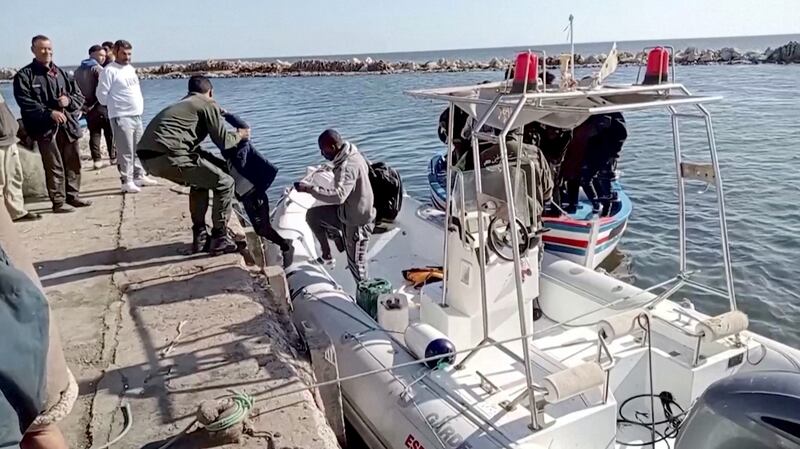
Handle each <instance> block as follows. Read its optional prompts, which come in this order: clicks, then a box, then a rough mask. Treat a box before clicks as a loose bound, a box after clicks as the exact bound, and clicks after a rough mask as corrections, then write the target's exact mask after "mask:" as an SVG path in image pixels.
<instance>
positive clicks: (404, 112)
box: [0, 38, 800, 345]
mask: <svg viewBox="0 0 800 449" xmlns="http://www.w3.org/2000/svg"><path fill="white" fill-rule="evenodd" d="M781 40H782V41H783V42H785V41H786V40H787V39H783V38H781V39H779V41H781ZM598 51H599V50H598ZM511 54H513V52H512V53H511ZM492 56H494V55H492ZM497 56H510V55H506V54H499V55H497ZM464 57H465V58H466V57H469V55H465V56H464ZM474 58H475V59H479V57H477V56H475V57H474ZM423 59H424V58H423ZM635 74H636V69H634V68H621V69H620V70H619V71H618V73H617V74H615V75H614V76H615V78H616V79H615V81H617V82H632V80H633V78H634V77H635ZM500 77H501V74H500V73H499V72H484V73H456V74H402V75H387V76H370V75H367V76H345V77H309V78H261V79H221V80H215V81H214V85H215V93H216V95H217V98H218V100H219V101H220V103H221V104H222V105H223V106H224V107H226V108H227V109H229V110H231V111H234V112H236V113H239V114H241V115H242V116H243V117H244V118H245V119H246V120H248V121H249V122H250V123H251V125H252V126H253V136H254V137H253V140H254V144H255V145H256V146H257V148H259V149H260V150H261V151H263V152H264V153H265V154H266V155H268V156H269V158H270V159H271V160H272V161H273V162H274V163H276V164H277V165H278V166H279V167H280V169H281V171H280V173H279V175H278V179H277V181H276V186H281V187H282V186H284V185H286V184H288V183H290V182H292V181H294V180H295V179H296V178H297V177H298V176H299V175H301V174H302V173H303V172H304V169H305V167H306V166H307V165H311V164H316V163H318V162H319V154H318V150H317V147H316V137H317V135H318V134H319V132H320V131H322V130H323V129H325V128H327V127H337V128H339V129H340V130H341V131H342V133H343V134H344V135H345V136H346V137H347V138H349V139H350V140H352V141H354V142H356V143H357V144H358V145H359V147H360V148H361V149H362V151H363V152H364V153H365V154H366V155H367V156H368V157H369V158H370V159H372V160H385V161H387V162H388V163H389V164H391V165H392V166H394V167H396V168H397V169H399V170H400V172H401V174H402V176H403V179H404V182H405V186H406V189H407V190H408V192H409V193H410V194H411V195H413V196H415V197H417V198H419V199H422V200H425V199H426V198H427V197H428V186H427V181H426V169H427V162H428V160H429V159H430V157H431V156H432V155H433V154H434V153H436V152H438V151H441V150H442V145H441V143H440V142H439V140H438V138H437V136H436V123H437V118H438V115H439V113H440V112H441V111H442V110H443V108H444V105H442V104H438V103H433V102H429V101H421V100H415V99H412V98H409V97H407V96H405V95H403V93H402V92H403V91H404V90H407V89H413V88H419V87H433V86H446V85H459V84H467V83H473V82H479V81H483V80H494V79H499V78H500ZM678 77H679V81H681V82H683V83H684V84H685V85H687V86H688V87H689V89H691V90H692V91H693V92H695V93H704V94H713V95H723V96H724V97H725V99H724V100H723V101H721V102H718V103H715V104H712V105H711V106H710V109H711V112H712V114H713V117H714V120H715V122H714V123H715V127H716V136H717V145H718V149H719V157H720V163H721V166H722V174H723V180H724V183H725V188H726V190H725V193H726V203H727V207H728V226H729V234H730V240H731V250H732V259H733V266H734V272H735V277H736V290H737V296H738V300H739V305H740V306H741V309H743V310H744V311H746V312H747V313H748V314H750V317H751V320H752V323H753V324H752V327H753V328H754V329H755V330H756V331H759V332H762V333H764V334H766V335H768V336H770V337H772V338H776V339H779V340H781V341H784V342H787V343H789V344H792V345H799V344H800V330H798V326H797V322H798V321H800V295H799V294H798V288H800V254H799V253H798V250H800V237H798V229H800V207H798V203H799V202H800V144H799V143H798V142H800V115H799V114H800V65H795V66H777V65H758V66H704V67H679V68H678ZM185 86H186V81H185V80H150V81H143V82H142V89H143V91H144V95H145V104H146V111H145V120H149V119H150V118H151V117H152V116H153V115H155V113H157V112H158V111H159V110H160V109H161V108H163V107H164V106H166V105H168V104H170V103H171V102H174V101H176V100H178V99H180V98H181V96H182V95H183V93H184V92H185V90H186V87H185ZM10 87H11V86H9V85H7V84H5V85H0V92H2V93H3V95H4V97H5V98H6V99H7V100H10V101H9V102H10V103H12V104H13V98H12V95H11V92H10ZM626 118H627V122H628V126H629V137H628V141H627V143H626V145H625V147H624V150H623V156H622V161H621V170H622V182H623V185H624V187H625V188H626V190H627V192H628V193H629V195H630V196H631V198H632V199H633V201H634V212H633V215H632V217H631V220H630V224H629V227H628V230H627V232H626V234H625V236H624V238H623V240H622V243H621V244H620V247H619V251H618V253H617V254H615V255H614V256H613V257H612V259H613V260H610V261H608V263H607V264H605V265H606V267H605V268H606V269H607V270H609V271H612V272H613V273H614V274H615V275H617V276H619V277H622V278H625V279H627V280H629V281H632V282H634V283H635V284H637V285H639V286H648V285H651V284H653V283H656V282H659V281H662V280H665V279H667V278H669V277H671V276H672V274H673V273H674V272H675V271H676V270H677V244H678V241H677V228H676V224H677V218H676V217H677V215H676V213H677V208H676V189H675V186H676V182H675V174H674V165H673V153H672V143H671V128H670V126H669V118H668V116H667V115H666V114H663V113H654V112H638V113H629V114H628V115H627V116H626ZM682 134H683V137H684V149H685V152H686V155H687V158H688V159H690V160H693V161H706V160H707V159H708V152H707V150H706V147H705V146H704V145H705V134H704V128H702V127H699V126H696V125H695V126H692V124H691V123H688V122H686V123H685V126H682ZM702 190H703V187H702V186H701V185H694V186H691V187H690V188H688V189H687V194H688V202H689V210H688V217H689V218H688V230H689V231H688V234H689V256H690V260H691V263H690V269H696V270H701V273H700V276H701V277H703V278H704V280H706V281H708V282H710V283H712V284H714V285H717V286H719V287H724V285H725V284H724V280H723V277H722V270H721V253H720V251H719V248H720V247H719V228H718V226H717V222H716V220H715V217H716V209H714V207H713V206H714V204H715V199H716V196H715V193H714V190H713V189H710V190H708V191H705V192H702ZM276 193H277V190H276ZM274 196H275V195H273V197H274ZM400 268H402V267H398V269H400ZM684 296H685V297H691V298H694V299H695V300H696V303H697V304H698V308H700V309H701V310H703V311H705V312H710V313H719V312H722V311H724V310H725V308H726V307H727V304H726V302H725V301H724V300H722V299H717V298H714V297H707V296H702V295H699V294H696V293H695V292H691V291H689V292H687V293H685V294H684Z"/></svg>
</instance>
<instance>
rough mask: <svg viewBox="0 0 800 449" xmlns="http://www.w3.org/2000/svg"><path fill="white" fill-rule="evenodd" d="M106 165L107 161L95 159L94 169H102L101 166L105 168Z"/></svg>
mask: <svg viewBox="0 0 800 449" xmlns="http://www.w3.org/2000/svg"><path fill="white" fill-rule="evenodd" d="M105 166H106V163H105V162H103V161H95V162H94V169H95V170H100V169H101V168H103V167H105Z"/></svg>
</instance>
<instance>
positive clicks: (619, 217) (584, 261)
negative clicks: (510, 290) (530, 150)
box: [428, 154, 633, 268]
mask: <svg viewBox="0 0 800 449" xmlns="http://www.w3.org/2000/svg"><path fill="white" fill-rule="evenodd" d="M445 170H446V167H445V161H444V156H443V155H441V154H438V155H436V156H434V157H432V158H431V160H430V162H429V164H428V184H429V186H430V199H431V204H433V205H434V206H435V207H436V208H437V209H440V210H445V207H446V204H447V192H446V191H445V187H444V186H445V185H446V184H447V178H446V171H445ZM614 189H615V190H616V192H617V195H618V197H619V200H620V204H621V207H620V210H619V211H617V213H615V214H614V215H612V216H609V217H603V218H600V221H599V231H598V233H597V236H596V237H595V238H594V239H592V220H591V218H590V216H591V208H592V206H591V203H590V202H589V201H588V200H587V199H586V198H581V203H580V205H579V207H578V211H577V212H576V213H574V214H571V215H562V216H560V217H543V218H542V221H543V222H544V226H545V228H547V229H549V231H548V232H546V233H545V234H543V235H542V241H543V242H544V250H545V251H546V252H548V253H550V254H554V255H556V256H559V257H562V258H564V259H567V260H571V261H573V262H575V263H577V264H580V265H584V266H590V267H592V268H597V266H599V265H600V264H601V263H602V262H603V261H604V260H605V259H606V257H608V256H609V255H610V254H611V253H612V252H613V251H614V249H616V247H617V245H618V244H619V242H620V240H622V235H623V234H624V233H625V229H626V227H627V225H628V219H629V218H630V215H631V212H632V210H633V204H632V202H631V199H630V197H628V195H627V194H626V193H625V192H624V190H623V189H622V187H621V186H620V185H619V183H615V184H614ZM592 246H593V248H592Z"/></svg>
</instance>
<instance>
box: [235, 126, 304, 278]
mask: <svg viewBox="0 0 800 449" xmlns="http://www.w3.org/2000/svg"><path fill="white" fill-rule="evenodd" d="M222 116H223V117H224V118H225V121H226V122H228V124H229V125H231V126H233V127H234V128H236V129H250V125H248V124H247V122H245V121H244V120H242V119H241V118H240V117H239V116H237V115H235V114H231V113H230V112H227V111H223V112H222ZM222 157H224V158H225V162H227V165H228V166H227V168H228V172H229V173H230V175H231V176H232V177H233V182H234V194H235V195H236V198H237V199H238V200H239V202H241V203H242V206H244V210H245V212H246V213H247V217H248V218H249V219H250V223H251V224H252V225H253V230H255V231H256V234H258V235H259V236H261V237H263V238H265V239H267V240H269V241H270V242H272V243H274V244H276V245H278V247H279V248H280V249H281V253H282V254H283V266H284V267H288V266H289V265H291V263H292V259H293V256H294V247H293V246H292V244H291V242H290V241H289V240H287V239H285V238H283V237H281V235H280V234H278V231H276V230H275V228H273V227H272V224H271V223H270V219H269V197H267V190H268V189H269V187H270V186H271V185H272V181H274V180H275V175H277V174H278V169H277V168H275V166H274V165H272V164H271V163H270V162H269V161H268V160H267V159H266V158H265V157H264V156H263V155H262V154H261V153H259V152H258V151H256V149H255V148H253V145H252V141H251V140H250V139H249V138H243V139H242V140H241V141H239V144H238V145H236V147H235V148H231V149H227V150H224V151H223V152H222Z"/></svg>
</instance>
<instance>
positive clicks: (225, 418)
mask: <svg viewBox="0 0 800 449" xmlns="http://www.w3.org/2000/svg"><path fill="white" fill-rule="evenodd" d="M230 399H231V400H232V401H233V406H232V407H231V408H229V409H228V410H226V411H225V412H223V413H220V415H219V417H217V419H216V420H214V421H213V422H211V423H209V424H206V426H205V428H206V430H208V431H209V432H219V431H222V430H225V429H229V428H231V427H233V426H235V425H237V424H239V423H241V422H243V421H244V420H245V419H247V415H249V414H250V410H252V408H253V405H255V402H256V400H255V398H254V397H253V396H250V395H249V394H247V393H241V392H234V394H233V396H232V397H231V398H230Z"/></svg>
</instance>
